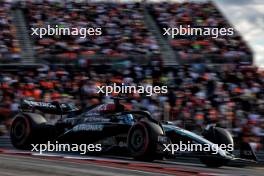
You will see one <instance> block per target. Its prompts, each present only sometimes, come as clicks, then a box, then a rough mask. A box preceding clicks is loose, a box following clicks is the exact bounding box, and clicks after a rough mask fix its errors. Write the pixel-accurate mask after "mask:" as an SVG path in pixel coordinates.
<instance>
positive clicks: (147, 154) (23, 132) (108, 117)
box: [10, 97, 257, 167]
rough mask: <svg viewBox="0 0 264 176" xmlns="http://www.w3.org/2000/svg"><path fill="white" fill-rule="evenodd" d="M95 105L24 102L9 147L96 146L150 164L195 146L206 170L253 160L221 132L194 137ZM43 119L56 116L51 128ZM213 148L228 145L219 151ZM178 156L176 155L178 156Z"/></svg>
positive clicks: (115, 105)
mask: <svg viewBox="0 0 264 176" xmlns="http://www.w3.org/2000/svg"><path fill="white" fill-rule="evenodd" d="M113 99H114V102H112V103H105V104H98V105H93V106H91V107H88V108H87V109H84V110H80V109H78V108H76V107H75V106H74V105H72V104H70V103H69V104H65V103H58V102H51V103H47V102H38V101H31V100H23V101H22V102H21V105H20V111H21V112H19V113H18V114H17V115H16V116H15V118H14V120H13V123H12V125H11V130H10V137H11V142H12V144H13V146H14V147H16V148H18V149H31V147H32V144H42V143H43V144H44V143H47V142H48V141H53V142H54V141H56V142H59V143H71V144H73V143H74V144H83V143H85V144H88V143H89V144H91V143H92V144H101V146H102V151H101V152H110V151H114V148H119V149H118V150H117V151H118V153H119V152H120V151H122V150H121V149H124V150H125V151H127V152H125V153H126V154H128V155H129V156H132V157H134V158H135V159H136V160H143V161H152V160H155V159H162V158H164V157H173V156H175V155H174V153H176V152H178V150H176V149H175V147H176V146H179V145H178V144H199V145H202V146H205V145H206V146H207V151H198V152H197V151H195V152H192V154H191V155H192V156H194V154H195V156H197V157H199V158H200V160H201V162H202V163H204V164H205V165H207V166H209V167H220V166H223V165H225V164H226V163H227V162H228V161H230V160H237V159H239V160H242V161H256V160H257V159H256V156H255V154H254V152H253V151H252V149H251V148H250V146H249V145H248V144H244V145H242V148H243V149H242V150H241V151H242V152H241V157H243V158H244V159H242V158H237V157H236V156H235V155H233V154H232V150H233V145H234V142H233V139H232V136H231V134H230V133H229V132H228V131H227V130H226V129H223V128H219V127H215V126H213V125H210V126H208V128H206V129H205V130H204V132H203V134H202V136H200V135H197V134H195V133H193V132H190V131H188V130H184V129H182V128H180V127H177V126H175V125H173V124H172V123H170V122H164V123H161V122H158V121H156V120H155V119H153V118H152V117H151V114H150V113H149V112H147V111H127V110H126V109H125V107H124V106H123V105H122V104H121V103H120V99H121V98H118V97H116V98H113ZM45 114H52V115H54V117H55V116H56V115H57V116H60V118H59V119H58V120H57V121H56V123H55V124H49V123H48V122H47V120H46V118H45ZM215 144H219V145H221V144H225V145H227V146H229V147H230V146H231V148H230V150H228V151H227V150H225V149H222V148H221V147H218V145H215ZM180 152H181V151H180Z"/></svg>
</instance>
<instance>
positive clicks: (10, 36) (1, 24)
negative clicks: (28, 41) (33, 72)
mask: <svg viewBox="0 0 264 176" xmlns="http://www.w3.org/2000/svg"><path fill="white" fill-rule="evenodd" d="M11 7H12V5H11V3H8V2H4V1H0V62H1V63H3V62H10V61H18V60H20V57H21V56H20V47H19V43H18V40H17V39H16V29H15V26H14V24H13V23H12V15H10V14H11Z"/></svg>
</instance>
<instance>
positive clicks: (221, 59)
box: [0, 0, 264, 150]
mask: <svg viewBox="0 0 264 176" xmlns="http://www.w3.org/2000/svg"><path fill="white" fill-rule="evenodd" d="M263 12H264V3H263V2H262V1H261V0H259V1H257V0H252V1H244V0H239V1H235V0H229V1H228V0H219V1H166V2H164V1H163V2H159V1H121V0H120V1H88V0H87V1H71V0H68V1H3V0H0V67H1V68H0V134H1V135H6V134H7V133H8V128H9V126H10V123H11V121H12V117H13V115H14V114H15V113H17V112H18V111H19V102H20V100H21V99H24V98H27V99H35V100H41V101H55V100H56V101H60V102H74V103H76V104H77V105H79V106H80V107H82V108H85V107H87V106H90V105H92V104H97V103H101V102H105V101H109V97H105V96H104V95H101V94H100V95H98V94H97V93H96V92H97V90H96V86H98V85H109V84H112V83H117V84H121V83H125V84H126V85H135V84H137V85H145V86H147V85H153V86H156V85H160V86H162V85H167V86H168V88H169V92H168V94H160V95H158V94H156V95H153V96H151V97H147V96H144V95H138V94H133V95H129V99H128V100H127V101H125V102H123V103H124V104H125V105H126V107H127V108H128V109H146V110H148V111H150V112H151V114H152V115H153V117H154V118H156V119H158V120H171V121H174V122H175V124H177V125H179V126H182V127H185V128H187V129H189V130H192V131H201V129H202V128H203V127H204V126H205V125H206V124H208V123H218V124H219V125H221V126H223V127H226V128H228V129H229V130H230V131H231V132H232V134H233V135H234V136H235V138H236V140H237V141H239V140H244V141H247V142H251V143H252V144H254V146H255V148H256V149H257V150H261V149H262V148H263V147H262V145H263V141H264V118H263V115H264V71H263V69H261V67H262V66H263V63H264V61H263V60H264V59H263V55H264V54H263V52H264V48H263V46H264V45H263V42H264V39H263V38H264V37H263V36H264V34H263V32H264V31H263V28H264V26H263V25H264V21H263V19H264V18H263ZM48 25H52V26H55V25H59V26H61V27H86V28H89V27H94V28H96V27H101V28H102V31H103V34H102V36H88V37H87V38H85V39H80V37H79V36H46V37H44V38H42V39H40V38H38V37H37V36H31V35H30V34H31V32H32V31H31V30H30V28H31V27H47V26H48ZM179 25H191V26H209V27H219V28H221V27H226V28H228V27H234V28H235V35H233V36H221V37H219V38H216V39H213V38H209V37H204V36H184V37H181V38H175V39H171V38H166V37H164V36H163V35H162V34H163V32H164V31H163V30H162V28H164V27H166V28H167V27H177V26H179ZM51 120H52V119H51Z"/></svg>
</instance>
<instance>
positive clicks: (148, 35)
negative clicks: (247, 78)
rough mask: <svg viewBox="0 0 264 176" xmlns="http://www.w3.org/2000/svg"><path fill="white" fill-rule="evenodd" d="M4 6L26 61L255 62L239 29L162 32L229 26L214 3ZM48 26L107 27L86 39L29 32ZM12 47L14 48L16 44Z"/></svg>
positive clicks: (15, 55) (30, 4)
mask: <svg viewBox="0 0 264 176" xmlns="http://www.w3.org/2000/svg"><path fill="white" fill-rule="evenodd" d="M2 3H4V2H2ZM5 6H8V8H5V11H7V12H6V13H11V14H12V18H13V20H11V17H9V23H10V24H12V26H16V28H17V29H15V28H14V27H13V28H12V29H13V30H12V34H13V35H12V40H13V44H12V45H14V46H13V48H15V50H16V51H15V53H12V57H13V58H14V57H15V58H16V60H18V58H20V57H22V58H23V59H22V62H25V63H32V64H34V63H64V64H65V63H67V64H68V63H80V64H83V63H86V62H89V63H93V64H96V63H97V64H98V63H99V64H100V63H102V62H108V63H109V62H116V61H124V60H132V61H136V62H137V63H140V64H145V63H147V62H149V61H150V60H153V59H154V60H155V59H158V60H163V61H164V65H176V64H185V63H188V64H190V63H211V64H214V63H217V64H219V63H246V64H251V63H252V60H253V59H252V58H253V56H252V52H251V51H250V49H249V47H248V46H247V44H246V43H245V42H244V41H243V40H242V38H241V36H239V35H238V33H236V32H235V35H233V36H225V37H219V38H216V39H213V38H208V37H203V36H186V37H184V38H176V39H173V40H172V39H169V38H165V37H164V36H163V35H162V34H163V31H162V28H163V27H168V26H170V27H171V25H172V24H176V25H179V24H183V23H184V24H190V25H193V26H209V27H230V26H231V24H229V23H228V21H227V20H226V19H225V18H224V17H223V16H222V15H221V13H220V11H219V10H218V9H217V8H216V7H215V6H214V4H213V3H211V2H210V3H209V2H200V3H197V2H185V3H176V2H173V3H147V2H144V3H134V2H126V3H123V2H122V3H114V2H100V3H97V2H89V3H87V2H78V3H77V2H74V1H45V2H42V3H41V1H26V2H24V3H20V4H19V3H18V4H13V5H12V10H11V8H10V6H11V5H10V4H9V3H5ZM198 9H199V10H198ZM190 14H192V15H190ZM169 23H170V24H169ZM48 25H51V26H55V25H59V26H60V27H65V26H66V27H86V28H89V27H102V28H103V29H102V35H101V36H88V37H87V38H84V39H80V37H79V36H46V37H44V38H39V37H38V36H31V35H30V34H31V32H32V31H31V30H30V29H31V27H47V26H48ZM9 28H10V27H9ZM10 30H11V29H10ZM10 30H9V31H10ZM15 34H17V38H15ZM17 40H18V41H19V42H17ZM18 44H20V46H21V50H22V56H20V55H19V54H18V51H17V50H19V48H18V47H17V46H18ZM5 45H8V44H5ZM3 46H4V45H3ZM8 47H9V50H11V48H12V47H10V46H8ZM2 50H4V49H2ZM13 50H14V49H13ZM13 52H14V51H13ZM5 55H6V54H5ZM19 56H20V57H19ZM5 57H6V56H5ZM12 57H11V58H12ZM9 60H12V59H9Z"/></svg>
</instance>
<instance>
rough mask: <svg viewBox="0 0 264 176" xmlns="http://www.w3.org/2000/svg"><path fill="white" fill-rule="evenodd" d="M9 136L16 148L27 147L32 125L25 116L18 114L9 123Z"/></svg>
mask: <svg viewBox="0 0 264 176" xmlns="http://www.w3.org/2000/svg"><path fill="white" fill-rule="evenodd" d="M10 138H11V142H12V144H13V146H14V147H15V148H17V149H29V148H30V139H31V138H32V125H31V123H30V120H29V119H28V118H27V117H25V116H18V117H16V118H15V120H14V121H13V123H12V125H11V130H10Z"/></svg>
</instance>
